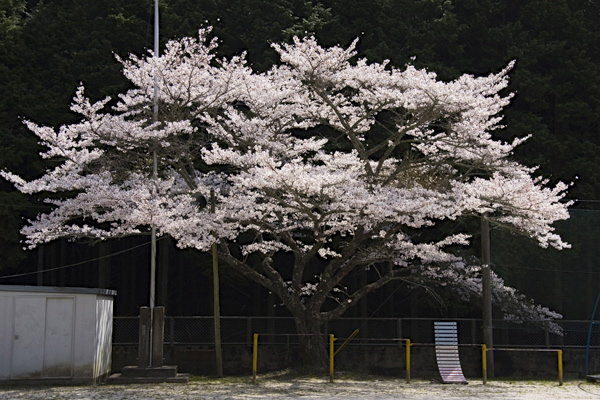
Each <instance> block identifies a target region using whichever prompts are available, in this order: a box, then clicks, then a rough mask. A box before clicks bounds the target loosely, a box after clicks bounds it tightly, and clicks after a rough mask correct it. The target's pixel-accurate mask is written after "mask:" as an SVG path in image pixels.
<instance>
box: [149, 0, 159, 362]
mask: <svg viewBox="0 0 600 400" xmlns="http://www.w3.org/2000/svg"><path fill="white" fill-rule="evenodd" d="M154 58H155V60H156V59H157V58H158V0H154ZM153 103H154V109H153V115H152V117H153V120H154V122H156V121H157V120H158V73H157V71H156V67H155V70H154V98H153ZM157 164H158V159H157V156H156V151H153V152H152V179H153V180H156V178H157V176H158V165H157ZM155 300H156V226H154V221H152V227H151V229H150V318H153V315H154V306H155ZM150 326H152V324H150ZM150 335H152V332H150ZM152 342H153V341H152V340H150V348H149V349H148V351H149V354H152V350H153V349H152ZM150 360H152V357H150ZM150 366H152V365H150Z"/></svg>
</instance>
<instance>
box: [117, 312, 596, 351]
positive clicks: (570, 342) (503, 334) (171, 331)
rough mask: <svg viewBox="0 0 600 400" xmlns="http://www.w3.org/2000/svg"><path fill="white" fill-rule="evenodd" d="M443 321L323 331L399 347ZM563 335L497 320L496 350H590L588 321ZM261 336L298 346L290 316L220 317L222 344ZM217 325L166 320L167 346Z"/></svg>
mask: <svg viewBox="0 0 600 400" xmlns="http://www.w3.org/2000/svg"><path fill="white" fill-rule="evenodd" d="M440 320H444V319H441V318H435V319H434V318H340V319H338V320H335V321H331V322H329V323H326V324H323V326H322V327H321V332H323V335H326V334H328V333H333V334H335V336H336V337H339V338H346V337H349V336H350V335H351V334H352V333H353V332H354V331H355V330H356V329H359V333H358V335H356V337H354V338H353V340H352V341H351V342H350V343H349V345H350V346H361V345H364V346H366V345H368V346H398V341H397V340H396V339H397V338H410V339H411V340H412V341H413V343H433V342H434V332H433V321H440ZM449 320H451V321H457V322H458V330H459V331H458V337H459V342H460V343H461V344H473V345H479V344H481V343H483V338H482V321H481V320H480V319H460V318H459V319H449ZM113 322H114V323H113V344H114V345H133V344H137V342H138V329H139V328H138V325H139V323H138V317H114V319H113ZM556 324H558V325H559V326H560V327H561V328H562V329H563V335H562V336H561V335H557V334H555V333H553V332H552V330H551V329H550V326H549V325H547V324H546V323H545V322H543V321H528V322H515V321H505V320H495V321H494V347H502V346H504V347H537V348H558V347H559V348H562V349H565V348H585V346H586V342H587V335H588V327H589V321H573V320H570V321H567V320H565V321H556ZM254 333H260V334H261V343H264V344H281V345H288V346H289V345H294V344H297V341H298V336H297V335H296V326H295V323H294V320H293V318H288V317H221V341H222V343H223V345H247V346H252V335H253V334H254ZM213 342H214V324H213V318H212V317H210V316H197V317H173V316H171V317H169V316H167V317H165V343H167V344H171V345H199V346H202V345H211V344H212V343H213ZM591 344H592V347H600V333H598V334H597V335H594V337H592V343H591Z"/></svg>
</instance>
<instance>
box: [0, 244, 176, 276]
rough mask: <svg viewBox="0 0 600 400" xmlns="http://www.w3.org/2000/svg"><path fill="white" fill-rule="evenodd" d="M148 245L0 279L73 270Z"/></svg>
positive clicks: (139, 245)
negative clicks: (72, 268)
mask: <svg viewBox="0 0 600 400" xmlns="http://www.w3.org/2000/svg"><path fill="white" fill-rule="evenodd" d="M164 238H166V236H163V237H161V238H158V240H162V239H164ZM148 245H150V242H147V243H142V244H138V245H137V246H133V247H129V248H127V249H125V250H119V251H116V252H114V253H111V254H107V255H104V256H101V257H96V258H91V259H89V260H86V261H79V262H76V263H73V264H67V265H62V266H60V267H55V268H49V269H44V270H41V271H33V272H23V273H21V274H12V275H4V276H0V279H8V278H17V277H21V276H28V275H35V274H43V273H46V272H52V271H58V270H61V269H67V268H71V267H76V266H78V265H83V264H88V263H91V262H95V261H99V260H104V259H107V258H110V257H114V256H118V255H120V254H124V253H127V252H130V251H132V250H135V249H139V248H141V247H145V246H148Z"/></svg>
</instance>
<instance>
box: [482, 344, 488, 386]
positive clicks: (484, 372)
mask: <svg viewBox="0 0 600 400" xmlns="http://www.w3.org/2000/svg"><path fill="white" fill-rule="evenodd" d="M486 353H487V346H486V345H485V343H484V344H482V345H481V374H482V376H483V384H484V385H485V384H487V354H486Z"/></svg>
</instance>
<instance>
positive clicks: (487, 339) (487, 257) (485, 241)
mask: <svg viewBox="0 0 600 400" xmlns="http://www.w3.org/2000/svg"><path fill="white" fill-rule="evenodd" d="M481 261H482V264H483V265H482V267H481V284H482V286H483V288H482V296H483V343H484V344H485V345H486V346H487V348H488V349H492V348H493V347H494V332H493V327H492V279H491V271H490V262H491V250H490V223H489V221H488V220H487V217H486V215H485V214H484V215H483V216H482V217H481ZM487 361H488V368H487V374H488V377H490V378H493V377H494V351H493V350H490V351H489V353H488V354H487Z"/></svg>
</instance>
